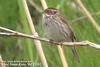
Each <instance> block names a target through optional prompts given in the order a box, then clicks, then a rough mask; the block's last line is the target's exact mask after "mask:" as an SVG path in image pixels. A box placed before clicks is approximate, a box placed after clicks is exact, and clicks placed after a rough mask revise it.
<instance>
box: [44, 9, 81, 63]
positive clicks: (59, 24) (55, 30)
mask: <svg viewBox="0 0 100 67" xmlns="http://www.w3.org/2000/svg"><path fill="white" fill-rule="evenodd" d="M43 19H44V22H43V25H44V31H45V33H46V36H47V38H48V39H50V40H53V41H56V42H74V41H75V35H74V33H73V31H72V29H71V26H70V25H69V23H68V21H67V20H65V18H64V17H63V16H62V15H61V14H60V13H59V12H58V10H57V9H55V8H47V9H45V10H44V18H43ZM71 48H72V53H73V55H74V57H75V59H76V60H77V61H78V62H80V58H79V55H78V53H77V51H76V49H75V46H72V47H71Z"/></svg>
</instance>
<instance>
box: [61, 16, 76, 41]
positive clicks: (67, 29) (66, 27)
mask: <svg viewBox="0 0 100 67" xmlns="http://www.w3.org/2000/svg"><path fill="white" fill-rule="evenodd" d="M60 20H61V23H62V27H63V30H64V31H65V33H66V35H67V36H68V37H69V38H71V39H72V41H74V40H75V39H76V38H75V34H74V33H73V31H72V28H71V26H70V25H69V22H68V21H67V20H65V18H64V17H63V16H61V15H60Z"/></svg>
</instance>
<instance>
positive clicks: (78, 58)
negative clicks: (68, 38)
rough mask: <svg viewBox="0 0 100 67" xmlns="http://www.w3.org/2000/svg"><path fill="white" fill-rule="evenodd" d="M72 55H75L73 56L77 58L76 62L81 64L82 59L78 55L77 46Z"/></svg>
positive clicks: (73, 48)
mask: <svg viewBox="0 0 100 67" xmlns="http://www.w3.org/2000/svg"><path fill="white" fill-rule="evenodd" d="M72 53H73V56H74V57H75V59H76V61H77V62H78V63H79V62H80V57H79V54H78V52H77V50H76V48H75V46H72Z"/></svg>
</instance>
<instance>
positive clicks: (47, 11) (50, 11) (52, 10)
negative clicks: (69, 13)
mask: <svg viewBox="0 0 100 67" xmlns="http://www.w3.org/2000/svg"><path fill="white" fill-rule="evenodd" d="M57 12H58V11H57V9H55V8H47V9H45V10H44V14H45V15H47V16H52V15H55V14H56V13H57Z"/></svg>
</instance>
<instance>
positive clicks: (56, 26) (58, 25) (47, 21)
mask: <svg viewBox="0 0 100 67" xmlns="http://www.w3.org/2000/svg"><path fill="white" fill-rule="evenodd" d="M44 29H45V33H46V36H47V38H48V39H51V40H54V41H67V42H68V41H72V39H71V38H70V37H69V35H70V33H71V31H70V30H69V28H68V26H67V25H65V23H62V21H61V20H60V19H59V17H56V16H49V17H44Z"/></svg>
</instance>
